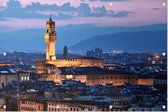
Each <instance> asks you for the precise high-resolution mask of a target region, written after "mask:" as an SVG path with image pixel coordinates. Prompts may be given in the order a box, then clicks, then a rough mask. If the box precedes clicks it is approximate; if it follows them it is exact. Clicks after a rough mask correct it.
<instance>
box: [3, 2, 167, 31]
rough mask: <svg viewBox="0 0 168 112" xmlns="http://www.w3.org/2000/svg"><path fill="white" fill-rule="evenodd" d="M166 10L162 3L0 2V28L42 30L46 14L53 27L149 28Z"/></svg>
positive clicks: (165, 4)
mask: <svg viewBox="0 0 168 112" xmlns="http://www.w3.org/2000/svg"><path fill="white" fill-rule="evenodd" d="M166 7H167V1H166V0H0V27H1V28H2V27H3V28H5V29H10V30H18V29H25V28H43V27H44V25H45V21H46V19H47V18H49V15H50V14H52V15H53V19H54V20H56V24H57V26H66V25H68V24H74V25H76V24H86V23H87V24H93V25H96V26H141V25H150V24H158V23H166ZM3 30H4V29H3Z"/></svg>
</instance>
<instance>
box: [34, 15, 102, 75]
mask: <svg viewBox="0 0 168 112" xmlns="http://www.w3.org/2000/svg"><path fill="white" fill-rule="evenodd" d="M44 40H45V43H46V59H45V60H44V59H37V60H36V73H38V74H42V73H45V72H46V65H47V64H52V65H55V66H56V67H93V66H97V67H101V68H103V66H104V60H103V59H99V58H78V59H56V54H55V46H56V45H55V44H56V40H57V38H56V31H55V22H54V21H52V19H51V17H50V19H49V21H47V22H46V32H45V34H44Z"/></svg>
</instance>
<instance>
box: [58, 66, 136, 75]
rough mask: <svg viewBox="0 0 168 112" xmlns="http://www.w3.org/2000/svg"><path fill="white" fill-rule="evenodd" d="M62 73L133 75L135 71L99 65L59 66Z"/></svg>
mask: <svg viewBox="0 0 168 112" xmlns="http://www.w3.org/2000/svg"><path fill="white" fill-rule="evenodd" d="M59 69H60V70H61V71H62V74H63V75H68V74H72V75H108V74H110V75H111V74H125V75H135V73H129V72H125V71H113V70H108V69H102V68H99V67H59Z"/></svg>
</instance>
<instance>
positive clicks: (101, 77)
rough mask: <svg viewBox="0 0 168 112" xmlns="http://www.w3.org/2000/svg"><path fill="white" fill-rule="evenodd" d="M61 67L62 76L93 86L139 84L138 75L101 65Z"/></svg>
mask: <svg viewBox="0 0 168 112" xmlns="http://www.w3.org/2000/svg"><path fill="white" fill-rule="evenodd" d="M59 69H60V70H61V71H62V72H61V73H60V76H62V77H61V78H63V76H64V78H65V79H64V80H76V81H80V82H82V83H86V84H87V85H91V86H93V85H96V84H102V85H105V84H112V85H113V86H120V85H125V84H138V75H137V74H133V73H126V72H115V71H112V70H107V69H102V68H99V67H60V68H59ZM60 80H62V79H60Z"/></svg>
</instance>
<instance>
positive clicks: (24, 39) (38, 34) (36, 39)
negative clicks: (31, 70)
mask: <svg viewBox="0 0 168 112" xmlns="http://www.w3.org/2000/svg"><path fill="white" fill-rule="evenodd" d="M44 28H45V26H44ZM166 28H167V26H166V24H156V25H149V26H138V27H98V26H94V25H91V24H83V25H68V26H62V27H57V26H56V32H57V46H56V48H57V51H58V50H63V47H64V46H65V45H66V46H68V47H69V46H72V45H74V44H77V43H79V42H80V41H83V40H85V39H88V38H89V37H93V36H96V35H106V34H113V33H117V32H135V31H157V30H165V29H166ZM44 32H45V29H25V30H19V31H15V32H6V33H4V32H3V33H2V32H1V33H0V42H1V44H0V50H15V51H18V50H19V51H20V50H30V51H42V50H44V49H45V42H44V40H43V39H44Z"/></svg>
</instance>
